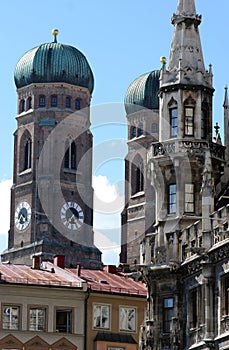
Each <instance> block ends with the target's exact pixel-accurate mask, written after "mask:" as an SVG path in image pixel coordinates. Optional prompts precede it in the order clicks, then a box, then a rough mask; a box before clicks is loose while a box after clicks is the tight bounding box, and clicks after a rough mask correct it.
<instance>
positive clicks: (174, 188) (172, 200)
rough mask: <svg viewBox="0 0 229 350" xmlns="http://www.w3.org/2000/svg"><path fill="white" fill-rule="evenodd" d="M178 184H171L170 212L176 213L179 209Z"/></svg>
mask: <svg viewBox="0 0 229 350" xmlns="http://www.w3.org/2000/svg"><path fill="white" fill-rule="evenodd" d="M176 192H177V186H176V185H175V184H171V185H169V214H175V213H176V211H177V193H176Z"/></svg>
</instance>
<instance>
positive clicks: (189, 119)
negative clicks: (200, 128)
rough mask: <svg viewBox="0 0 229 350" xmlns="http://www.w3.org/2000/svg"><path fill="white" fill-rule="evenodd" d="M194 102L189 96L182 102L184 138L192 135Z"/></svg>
mask: <svg viewBox="0 0 229 350" xmlns="http://www.w3.org/2000/svg"><path fill="white" fill-rule="evenodd" d="M194 107H195V101H194V100H193V99H192V97H191V96H189V98H188V99H187V100H186V101H185V102H184V134H185V136H193V135H194V111H195V109H194Z"/></svg>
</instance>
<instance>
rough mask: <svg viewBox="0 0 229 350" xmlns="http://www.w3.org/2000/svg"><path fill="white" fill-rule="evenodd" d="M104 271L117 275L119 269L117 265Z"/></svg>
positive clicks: (105, 268)
mask: <svg viewBox="0 0 229 350" xmlns="http://www.w3.org/2000/svg"><path fill="white" fill-rule="evenodd" d="M104 271H106V272H108V273H113V274H114V273H116V272H117V268H116V266H115V265H107V266H105V267H104Z"/></svg>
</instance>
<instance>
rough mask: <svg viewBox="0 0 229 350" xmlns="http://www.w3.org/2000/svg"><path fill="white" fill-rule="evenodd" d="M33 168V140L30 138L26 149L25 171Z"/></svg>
mask: <svg viewBox="0 0 229 350" xmlns="http://www.w3.org/2000/svg"><path fill="white" fill-rule="evenodd" d="M30 168H31V138H28V139H27V140H26V143H25V149H24V170H26V169H30Z"/></svg>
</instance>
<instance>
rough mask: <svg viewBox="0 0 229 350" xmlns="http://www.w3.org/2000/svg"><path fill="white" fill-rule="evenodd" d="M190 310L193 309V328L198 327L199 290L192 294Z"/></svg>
mask: <svg viewBox="0 0 229 350" xmlns="http://www.w3.org/2000/svg"><path fill="white" fill-rule="evenodd" d="M190 308H191V315H190V316H191V328H196V327H197V320H198V319H197V316H198V310H197V308H198V294H197V289H195V290H193V291H192V292H191V294H190Z"/></svg>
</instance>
